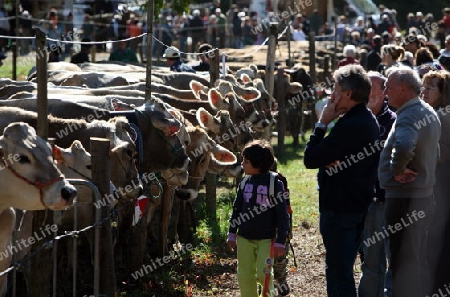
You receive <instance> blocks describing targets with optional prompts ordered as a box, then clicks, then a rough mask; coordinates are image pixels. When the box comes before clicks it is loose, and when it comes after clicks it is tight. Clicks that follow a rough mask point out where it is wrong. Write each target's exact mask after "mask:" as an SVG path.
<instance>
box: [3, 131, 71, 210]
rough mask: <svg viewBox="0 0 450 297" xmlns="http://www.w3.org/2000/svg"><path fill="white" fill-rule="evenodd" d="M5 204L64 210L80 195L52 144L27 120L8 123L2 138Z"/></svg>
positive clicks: (16, 206) (20, 207) (25, 208)
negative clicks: (63, 171)
mask: <svg viewBox="0 0 450 297" xmlns="http://www.w3.org/2000/svg"><path fill="white" fill-rule="evenodd" d="M0 157H1V158H2V159H3V163H4V165H5V166H2V167H3V168H2V169H3V170H0V180H1V181H0V183H1V188H2V199H1V200H2V201H1V202H0V203H1V204H2V206H5V207H14V208H19V209H23V210H40V209H44V208H46V207H47V208H50V209H54V210H56V209H64V208H66V207H69V206H70V205H71V204H72V200H73V198H74V197H75V195H76V194H77V191H76V189H75V187H74V186H72V185H71V184H69V183H68V182H67V180H66V179H65V178H64V176H63V175H62V174H61V172H60V171H59V170H58V168H56V165H55V163H54V162H53V158H52V149H51V147H50V145H49V144H48V143H47V142H46V141H45V140H43V139H42V138H40V137H39V136H37V135H36V131H35V130H34V129H33V128H32V127H31V126H29V125H28V124H25V123H13V124H10V125H8V126H7V127H6V128H5V130H4V133H3V136H1V137H0Z"/></svg>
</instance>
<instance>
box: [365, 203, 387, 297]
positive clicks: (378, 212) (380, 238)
mask: <svg viewBox="0 0 450 297" xmlns="http://www.w3.org/2000/svg"><path fill="white" fill-rule="evenodd" d="M385 206H386V204H385V203H381V204H379V203H375V202H372V203H371V204H370V205H369V211H368V213H367V216H366V221H365V225H364V235H363V243H362V248H363V249H364V263H363V264H362V276H361V281H360V283H359V288H358V293H359V297H383V296H384V294H383V292H384V289H385V288H386V289H388V290H390V289H391V283H392V279H391V278H392V273H391V269H390V253H389V237H388V236H386V234H385V233H383V226H385V224H386V215H385V208H386V207H385ZM371 239H372V240H371ZM386 260H387V263H389V266H388V267H387V265H386ZM386 269H387V271H386Z"/></svg>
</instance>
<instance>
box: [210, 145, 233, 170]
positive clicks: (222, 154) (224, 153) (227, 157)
mask: <svg viewBox="0 0 450 297" xmlns="http://www.w3.org/2000/svg"><path fill="white" fill-rule="evenodd" d="M211 153H212V155H213V158H214V159H216V160H217V162H218V163H219V164H221V165H232V164H234V163H236V161H237V159H236V156H235V155H234V154H233V153H232V152H230V151H229V150H227V149H226V148H224V147H222V146H220V145H217V147H216V148H215V149H213V150H211Z"/></svg>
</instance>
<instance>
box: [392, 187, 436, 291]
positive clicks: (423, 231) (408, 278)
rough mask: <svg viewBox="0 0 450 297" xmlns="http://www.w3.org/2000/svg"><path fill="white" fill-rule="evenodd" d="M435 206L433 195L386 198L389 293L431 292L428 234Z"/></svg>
mask: <svg viewBox="0 0 450 297" xmlns="http://www.w3.org/2000/svg"><path fill="white" fill-rule="evenodd" d="M434 209H435V201H434V196H433V195H431V196H430V197H424V198H390V199H386V225H387V226H386V229H388V230H389V233H390V235H389V243H390V245H389V247H390V250H391V269H392V297H416V296H417V297H424V296H427V295H429V294H430V293H431V285H430V282H431V280H430V271H429V267H428V263H427V237H428V227H429V225H430V222H431V221H432V218H433V215H434Z"/></svg>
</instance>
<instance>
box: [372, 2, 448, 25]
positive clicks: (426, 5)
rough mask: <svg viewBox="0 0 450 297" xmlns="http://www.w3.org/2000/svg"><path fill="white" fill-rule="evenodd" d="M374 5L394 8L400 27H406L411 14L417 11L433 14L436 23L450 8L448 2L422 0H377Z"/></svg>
mask: <svg viewBox="0 0 450 297" xmlns="http://www.w3.org/2000/svg"><path fill="white" fill-rule="evenodd" d="M374 3H376V4H377V5H379V4H384V5H385V6H386V7H387V8H389V9H392V8H394V9H395V10H396V11H397V21H398V23H399V25H400V27H404V25H405V23H406V16H407V15H408V13H409V12H412V13H414V14H415V13H416V12H417V11H421V12H422V13H423V14H424V15H426V14H427V13H432V14H433V16H434V21H435V22H437V21H438V20H440V19H442V9H443V8H444V7H447V6H449V2H448V0H427V1H426V2H424V1H422V0H396V1H386V0H375V1H374Z"/></svg>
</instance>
